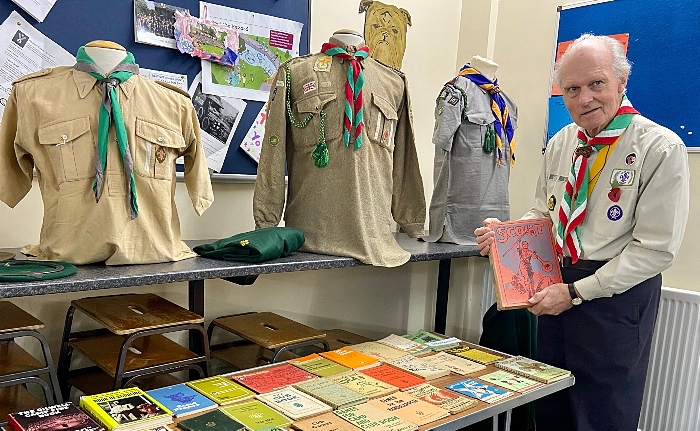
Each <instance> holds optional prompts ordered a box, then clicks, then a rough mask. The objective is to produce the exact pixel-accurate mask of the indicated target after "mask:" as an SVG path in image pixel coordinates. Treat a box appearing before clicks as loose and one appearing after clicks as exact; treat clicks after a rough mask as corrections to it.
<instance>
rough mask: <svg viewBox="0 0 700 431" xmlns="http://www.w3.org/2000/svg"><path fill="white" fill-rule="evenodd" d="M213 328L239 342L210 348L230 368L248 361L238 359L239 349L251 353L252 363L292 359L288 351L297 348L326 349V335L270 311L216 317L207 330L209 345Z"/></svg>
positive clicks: (239, 356) (240, 351)
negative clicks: (238, 338)
mask: <svg viewBox="0 0 700 431" xmlns="http://www.w3.org/2000/svg"><path fill="white" fill-rule="evenodd" d="M217 327H218V328H221V329H223V330H225V331H227V332H230V333H232V334H235V335H237V336H239V337H241V338H242V339H243V340H240V341H233V342H229V343H221V344H217V345H215V346H212V351H213V352H215V355H216V357H217V358H220V359H223V360H224V361H226V362H229V363H232V364H233V365H234V366H240V365H243V366H246V365H247V364H248V363H249V362H251V361H250V360H245V359H240V358H242V357H245V355H243V354H242V353H243V352H244V351H243V350H242V349H241V347H242V346H243V348H247V349H249V350H250V351H251V352H253V355H252V357H253V361H252V364H255V363H257V362H265V363H274V362H279V361H283V360H287V359H293V358H294V357H296V355H294V354H293V353H292V352H291V350H292V349H296V348H299V347H304V346H310V345H314V344H322V345H323V347H322V349H323V351H328V348H329V346H328V342H327V341H326V340H325V339H324V337H325V336H326V334H325V333H324V332H321V331H318V330H316V329H314V328H311V327H309V326H306V325H302V324H301V323H299V322H295V321H294V320H291V319H287V318H286V317H282V316H280V315H278V314H275V313H270V312H261V313H244V314H235V315H232V316H223V317H218V318H216V319H214V320H212V322H211V323H210V324H209V327H208V328H207V335H208V336H209V340H210V342H211V337H212V333H213V332H214V328H217ZM249 343H253V344H254V345H255V346H251V347H248V346H246V345H247V344H249ZM256 351H257V352H256ZM266 353H269V355H267V354H266ZM248 357H250V356H248Z"/></svg>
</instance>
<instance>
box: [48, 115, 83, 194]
mask: <svg viewBox="0 0 700 431" xmlns="http://www.w3.org/2000/svg"><path fill="white" fill-rule="evenodd" d="M89 132H90V117H81V118H71V119H69V120H60V121H55V122H51V123H49V124H44V125H42V126H39V130H38V138H39V144H41V145H42V146H44V147H43V148H44V149H45V154H46V156H47V158H48V159H49V161H50V164H51V165H52V167H53V170H54V174H55V176H56V182H57V183H58V184H61V183H64V182H66V181H77V180H82V179H85V178H90V177H94V175H95V166H94V162H93V161H94V158H95V144H94V141H93V138H92V133H89Z"/></svg>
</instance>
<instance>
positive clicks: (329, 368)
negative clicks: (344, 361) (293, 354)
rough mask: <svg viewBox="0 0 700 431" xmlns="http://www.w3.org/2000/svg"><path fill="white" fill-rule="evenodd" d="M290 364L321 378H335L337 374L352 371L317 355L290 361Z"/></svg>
mask: <svg viewBox="0 0 700 431" xmlns="http://www.w3.org/2000/svg"><path fill="white" fill-rule="evenodd" d="M289 363H290V364H292V365H294V366H295V367H298V368H301V369H302V370H304V371H308V372H309V373H312V374H315V375H317V376H319V377H328V376H334V375H336V374H340V373H345V372H347V371H350V370H351V369H350V368H348V367H346V366H345V365H340V364H339V363H337V362H334V361H331V360H330V359H327V358H324V357H323V356H319V355H317V354H315V353H314V354H311V355H309V356H304V357H303V358H299V359H292V360H290V361H289Z"/></svg>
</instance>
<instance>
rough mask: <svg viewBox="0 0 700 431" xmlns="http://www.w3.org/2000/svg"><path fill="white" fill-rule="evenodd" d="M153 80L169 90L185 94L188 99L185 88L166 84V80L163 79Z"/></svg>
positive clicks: (188, 95)
mask: <svg viewBox="0 0 700 431" xmlns="http://www.w3.org/2000/svg"><path fill="white" fill-rule="evenodd" d="M153 82H155V83H156V84H158V85H160V86H163V87H165V88H169V89H170V90H173V91H177V92H178V93H180V94H182V95H183V96H186V97H187V98H188V99H190V94H189V93H188V92H186V91H185V90H183V89H182V88H179V87H176V86H174V85H172V84H168V83H167V82H163V81H153Z"/></svg>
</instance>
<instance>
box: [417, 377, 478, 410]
mask: <svg viewBox="0 0 700 431" xmlns="http://www.w3.org/2000/svg"><path fill="white" fill-rule="evenodd" d="M405 392H406V393H407V394H408V395H411V396H412V397H415V398H418V399H421V400H423V401H425V402H428V403H431V404H435V405H436V406H439V407H442V408H443V409H445V410H447V411H448V412H450V413H452V414H456V413H459V412H463V411H465V410H469V409H471V408H472V407H476V405H477V401H476V400H474V399H471V398H467V397H463V396H462V395H459V394H456V393H454V392H452V391H448V390H447V389H443V388H438V387H436V386H433V385H431V384H430V383H424V384H422V385H419V386H416V387H413V388H411V389H407V390H406V391H405Z"/></svg>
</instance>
